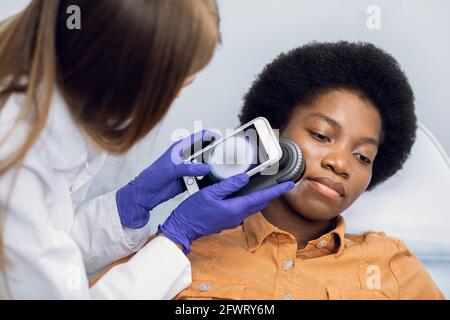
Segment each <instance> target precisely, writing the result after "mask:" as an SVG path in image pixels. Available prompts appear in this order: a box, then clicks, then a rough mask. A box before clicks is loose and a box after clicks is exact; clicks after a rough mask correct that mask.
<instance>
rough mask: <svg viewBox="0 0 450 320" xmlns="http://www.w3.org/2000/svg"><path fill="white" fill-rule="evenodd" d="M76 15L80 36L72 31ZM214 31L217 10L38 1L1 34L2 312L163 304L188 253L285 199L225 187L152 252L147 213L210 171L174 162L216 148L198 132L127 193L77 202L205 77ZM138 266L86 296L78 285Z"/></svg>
mask: <svg viewBox="0 0 450 320" xmlns="http://www.w3.org/2000/svg"><path fill="white" fill-rule="evenodd" d="M72 5H76V6H77V8H79V9H80V11H79V13H81V24H80V25H79V28H71V27H70V25H71V24H70V23H69V21H68V18H70V15H69V14H68V13H67V12H70V10H71V9H70V8H69V7H70V6H72ZM71 8H74V7H73V6H72V7H71ZM69 9H70V10H69ZM218 21H219V17H218V13H217V6H216V4H215V3H214V0H184V1H178V0H133V1H127V0H115V1H111V0H96V1H91V0H70V1H68V0H59V1H56V0H55V1H45V0H33V1H31V3H30V4H29V6H28V7H27V8H26V9H25V10H24V11H22V12H21V13H19V14H18V15H16V16H14V17H12V18H11V19H9V20H8V21H7V22H4V23H2V25H1V27H0V81H1V85H0V97H1V99H0V143H1V145H0V204H1V208H0V209H1V210H0V211H1V216H0V217H1V219H0V230H1V231H0V232H1V233H0V236H1V237H0V238H1V242H0V268H1V274H2V277H1V280H0V295H1V296H2V297H3V298H18V299H21V298H45V299H52V298H57V299H72V298H77V299H78V298H81V299H89V298H100V299H102V298H143V299H146V298H147V299H170V298H172V297H173V296H175V295H176V294H177V293H178V292H179V291H180V290H182V289H184V288H185V287H187V286H188V285H189V284H190V282H191V270H190V264H189V261H188V260H187V258H186V257H185V254H186V253H187V252H189V246H190V243H191V242H192V241H193V240H195V239H197V238H199V237H202V236H205V235H208V234H211V233H217V232H220V231H221V230H223V229H227V228H232V227H235V226H237V225H238V224H240V223H241V221H242V220H243V219H245V218H246V217H247V216H249V215H250V214H253V213H255V212H257V211H259V210H261V209H262V208H264V207H265V206H266V205H267V203H268V202H269V201H270V200H271V199H272V198H275V197H278V196H279V195H280V194H282V193H284V192H286V191H288V190H289V189H290V188H292V183H286V184H283V185H279V186H276V187H273V188H270V189H266V190H263V191H262V192H258V193H254V194H251V195H248V196H244V197H238V198H232V199H225V200H224V198H225V197H226V196H227V195H228V194H231V193H232V192H234V191H236V190H238V189H240V188H241V187H243V186H244V185H245V184H246V183H247V182H248V177H247V176H246V175H245V174H244V175H239V176H235V177H232V178H230V179H227V180H224V181H222V182H221V183H220V184H216V185H214V186H212V187H209V188H205V189H203V190H202V191H200V192H198V193H196V194H195V195H194V196H192V197H189V198H188V199H186V200H185V201H184V202H182V203H181V204H180V206H179V207H178V208H176V209H175V210H174V211H173V212H172V213H171V215H170V216H169V218H168V219H167V220H166V221H165V222H164V223H163V224H162V225H161V226H159V233H158V235H157V236H156V237H153V238H151V239H152V240H151V241H148V239H149V236H150V235H149V228H148V226H147V223H148V221H149V218H150V216H151V213H152V209H154V208H155V207H156V206H158V205H159V204H161V203H162V202H164V201H166V200H168V199H170V198H172V197H174V196H176V195H177V194H179V193H181V192H183V191H184V187H183V184H182V183H181V181H182V180H181V177H182V176H200V175H204V174H206V173H207V172H208V171H209V167H208V166H207V165H205V164H186V163H184V162H182V161H181V154H182V152H183V150H185V149H186V148H188V147H190V145H191V144H192V143H193V142H194V141H197V140H198V139H203V138H205V136H207V137H208V138H211V135H212V134H211V133H210V132H200V133H197V134H194V135H193V136H191V137H189V138H187V139H185V140H183V141H181V142H178V143H175V144H174V145H172V146H171V147H170V148H169V149H168V150H167V151H166V152H165V153H164V154H163V155H162V156H161V157H160V158H159V159H158V160H157V161H156V162H155V163H153V164H151V165H150V166H149V167H148V168H147V169H145V170H144V171H143V172H142V173H141V174H140V175H138V176H137V177H136V178H135V179H134V180H133V181H131V182H130V183H129V184H127V185H126V186H124V187H122V188H121V189H119V190H116V191H114V192H111V193H109V194H105V195H103V196H100V197H98V198H96V199H94V200H92V201H89V202H86V201H84V197H85V195H86V193H87V190H88V188H89V186H90V184H91V182H92V180H93V178H94V177H95V175H96V174H97V172H98V171H99V170H100V168H101V167H102V165H103V163H104V161H105V156H106V154H107V153H111V154H120V153H124V152H126V151H127V150H129V149H130V148H131V147H132V146H133V145H134V144H135V143H136V142H137V141H139V140H140V139H141V138H142V137H144V136H145V135H146V134H147V133H149V132H150V130H151V129H152V128H153V127H154V126H155V125H156V124H157V123H158V122H159V121H160V120H161V118H162V117H163V116H164V115H165V113H166V112H167V110H168V108H169V106H170V105H171V103H172V101H173V100H174V98H175V97H176V96H177V94H178V93H179V92H180V90H181V89H182V87H183V86H184V85H187V84H188V83H189V82H191V81H192V80H193V78H194V77H195V74H196V73H197V72H198V71H200V70H201V69H202V68H204V67H205V66H206V65H207V64H208V62H209V61H210V59H211V57H212V55H213V52H214V49H215V47H216V44H217V43H218V41H219V31H218ZM134 252H137V254H136V255H134V257H133V258H132V259H131V260H130V261H129V262H128V263H126V264H123V265H120V266H117V267H115V268H113V269H112V270H111V271H109V272H108V273H107V275H106V276H104V277H102V279H101V280H100V281H98V282H97V283H96V284H95V285H94V286H93V287H91V288H89V285H88V279H87V276H86V274H89V273H94V272H96V271H98V270H100V269H102V268H103V267H105V266H106V265H108V264H109V263H111V262H112V261H115V260H118V259H120V258H121V257H124V256H128V255H130V254H131V253H134Z"/></svg>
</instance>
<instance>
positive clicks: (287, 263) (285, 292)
mask: <svg viewBox="0 0 450 320" xmlns="http://www.w3.org/2000/svg"><path fill="white" fill-rule="evenodd" d="M271 237H276V240H275V241H278V242H279V246H278V255H277V266H278V268H277V274H276V278H275V290H274V299H276V300H291V299H294V292H295V268H294V265H295V258H296V252H297V241H296V240H295V239H294V238H293V237H292V236H289V235H287V234H272V235H271Z"/></svg>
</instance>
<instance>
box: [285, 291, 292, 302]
mask: <svg viewBox="0 0 450 320" xmlns="http://www.w3.org/2000/svg"><path fill="white" fill-rule="evenodd" d="M292 298H293V296H292V293H288V294H287V295H285V296H284V297H283V300H292Z"/></svg>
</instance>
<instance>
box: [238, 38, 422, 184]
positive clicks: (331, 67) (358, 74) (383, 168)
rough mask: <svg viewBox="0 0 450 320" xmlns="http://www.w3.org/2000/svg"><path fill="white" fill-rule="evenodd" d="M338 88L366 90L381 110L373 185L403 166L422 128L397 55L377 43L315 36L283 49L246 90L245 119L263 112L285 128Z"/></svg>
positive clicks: (278, 127) (355, 90) (354, 90)
mask: <svg viewBox="0 0 450 320" xmlns="http://www.w3.org/2000/svg"><path fill="white" fill-rule="evenodd" d="M334 89H345V90H350V91H353V92H356V93H358V94H360V95H362V97H364V98H366V99H368V101H370V102H371V104H373V106H374V107H375V108H376V109H377V110H378V112H379V114H380V116H381V121H382V138H383V139H382V142H381V144H380V146H379V149H378V154H377V157H376V159H375V162H374V164H373V169H372V170H373V172H372V180H371V181H370V184H369V186H368V188H367V190H368V191H369V190H371V189H372V188H373V187H375V186H376V185H378V184H379V183H381V182H383V181H385V180H386V179H388V178H389V177H391V176H392V175H394V174H395V173H396V172H397V171H398V170H400V169H401V168H402V166H403V164H404V162H405V161H406V159H407V158H408V156H409V154H410V151H411V148H412V145H413V144H414V141H415V137H416V128H417V118H416V115H415V112H414V93H413V91H412V89H411V86H410V84H409V82H408V79H407V77H406V76H405V74H404V73H403V71H402V70H401V68H400V66H399V65H398V63H397V61H396V60H395V59H394V58H393V57H392V56H391V55H389V54H388V53H386V52H385V51H383V50H381V49H379V48H377V47H375V46H374V45H373V44H370V43H361V42H358V43H350V42H346V41H340V42H333V43H328V42H326V43H318V42H312V43H310V44H307V45H304V46H302V47H299V48H296V49H293V50H291V51H289V52H288V53H285V54H281V55H279V56H278V57H277V58H276V59H275V60H274V61H273V62H271V63H270V64H268V65H267V66H266V67H265V68H264V70H263V71H262V72H261V73H260V74H259V76H258V77H257V78H256V80H255V82H254V83H253V85H252V87H251V88H250V90H249V91H248V93H247V94H246V95H245V97H244V105H243V108H242V110H241V113H240V115H239V120H240V122H241V124H244V123H247V122H249V121H251V120H252V119H254V118H256V117H261V116H262V117H265V118H267V119H268V120H269V122H270V123H271V125H272V127H273V128H277V129H280V130H281V131H282V130H283V129H284V128H285V127H286V126H287V124H288V122H289V119H290V116H291V115H292V112H293V110H294V109H296V108H299V107H301V106H302V105H307V104H309V103H310V102H312V101H313V100H314V98H316V97H317V96H319V95H321V94H324V93H326V92H329V91H330V90H334Z"/></svg>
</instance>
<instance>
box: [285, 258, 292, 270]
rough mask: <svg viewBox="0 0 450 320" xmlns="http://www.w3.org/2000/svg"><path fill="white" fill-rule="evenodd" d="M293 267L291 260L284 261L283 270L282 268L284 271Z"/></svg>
mask: <svg viewBox="0 0 450 320" xmlns="http://www.w3.org/2000/svg"><path fill="white" fill-rule="evenodd" d="M293 265H294V262H292V260H288V261H286V262H285V263H284V266H283V268H284V270H286V271H287V270H289V269H290V268H292V266H293Z"/></svg>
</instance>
